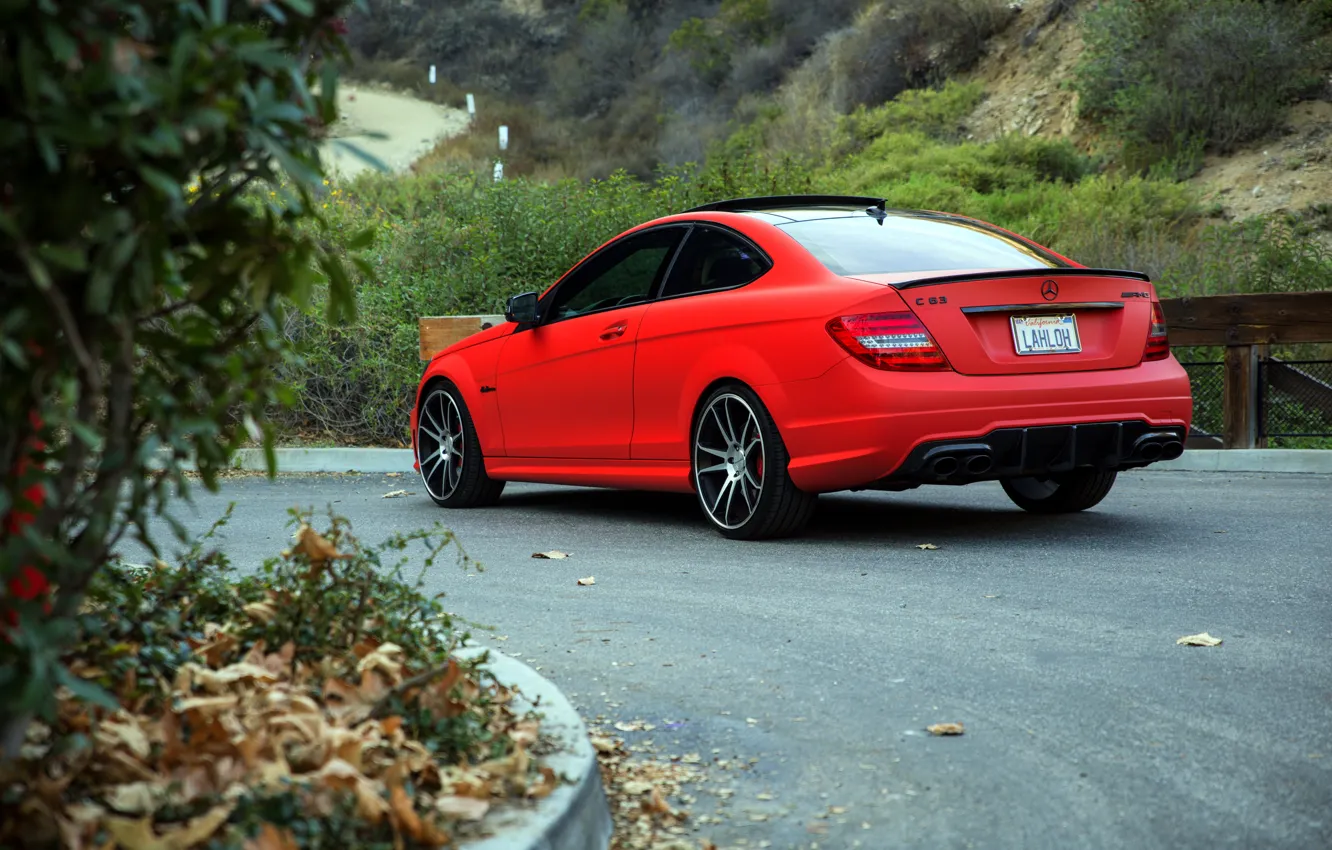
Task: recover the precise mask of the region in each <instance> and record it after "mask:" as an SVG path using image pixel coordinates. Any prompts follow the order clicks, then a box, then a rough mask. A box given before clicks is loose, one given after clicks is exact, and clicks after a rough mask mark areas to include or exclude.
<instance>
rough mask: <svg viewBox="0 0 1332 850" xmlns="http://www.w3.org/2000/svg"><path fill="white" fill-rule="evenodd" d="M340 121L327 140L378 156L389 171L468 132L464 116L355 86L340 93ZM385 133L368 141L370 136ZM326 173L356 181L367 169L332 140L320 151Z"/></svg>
mask: <svg viewBox="0 0 1332 850" xmlns="http://www.w3.org/2000/svg"><path fill="white" fill-rule="evenodd" d="M338 109H339V112H340V114H341V118H340V119H339V120H338V123H337V124H335V125H334V126H333V132H332V133H331V134H330V138H331V139H340V140H343V141H346V142H350V143H352V144H354V145H356V146H357V147H359V148H360V149H362V150H364V151H365V152H366V153H369V154H370V155H372V156H374V157H377V158H378V159H379V160H380V161H381V162H383V163H384V164H385V165H386V166H388V167H389V169H390V170H393V171H405V170H406V169H407V168H408V167H410V166H411V164H412V163H413V162H415V161H416V160H417V159H418V158H419V157H421V156H423V155H425V154H426V153H429V152H430V150H431V149H432V148H434V146H435V145H436V144H437V143H438V142H439V141H440V140H441V139H446V138H448V137H449V136H455V135H457V134H458V133H461V132H462V131H463V130H465V129H466V128H467V113H466V112H465V111H463V110H460V109H451V108H449V107H447V106H440V105H439V104H435V103H428V102H426V101H423V100H418V99H416V98H414V97H410V96H408V95H403V94H396V93H393V92H387V91H380V90H376V89H371V88H362V87H358V86H343V87H341V88H340V89H339V90H338ZM372 133H376V134H383V138H371V137H370V134H372ZM321 150H322V153H323V156H324V161H325V162H326V163H327V164H328V166H329V169H330V171H332V172H336V173H338V174H340V175H341V176H343V177H348V178H350V177H354V176H356V175H357V174H359V173H361V172H362V171H364V170H366V169H368V168H370V167H371V166H369V165H368V164H367V163H365V162H364V161H362V160H361V159H359V158H357V157H356V156H355V155H354V154H352V153H350V152H349V151H347V150H345V149H344V148H342V147H341V146H338V145H336V144H334V143H333V142H332V141H329V142H325V143H324V145H323V146H322V148H321Z"/></svg>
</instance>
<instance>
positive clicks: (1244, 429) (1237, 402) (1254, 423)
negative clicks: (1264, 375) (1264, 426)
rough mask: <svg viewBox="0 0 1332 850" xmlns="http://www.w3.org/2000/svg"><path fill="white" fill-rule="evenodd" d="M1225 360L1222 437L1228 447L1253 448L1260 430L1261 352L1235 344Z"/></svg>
mask: <svg viewBox="0 0 1332 850" xmlns="http://www.w3.org/2000/svg"><path fill="white" fill-rule="evenodd" d="M1225 362H1226V371H1225V383H1224V385H1223V387H1222V392H1221V398H1222V408H1223V410H1224V417H1225V424H1224V426H1223V431H1222V435H1221V439H1222V441H1223V442H1224V444H1225V447H1226V448H1228V449H1251V448H1253V447H1254V446H1255V445H1256V442H1257V433H1258V352H1257V350H1256V348H1255V347H1254V346H1252V345H1232V346H1229V347H1228V348H1226V361H1225Z"/></svg>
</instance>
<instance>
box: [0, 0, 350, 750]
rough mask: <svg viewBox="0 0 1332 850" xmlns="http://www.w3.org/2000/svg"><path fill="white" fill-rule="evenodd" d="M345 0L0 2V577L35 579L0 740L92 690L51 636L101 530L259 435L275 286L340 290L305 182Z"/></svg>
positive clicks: (342, 304)
mask: <svg viewBox="0 0 1332 850" xmlns="http://www.w3.org/2000/svg"><path fill="white" fill-rule="evenodd" d="M344 5H346V4H345V3H344V2H342V0H329V1H328V2H320V3H308V2H305V3H293V2H285V3H275V2H251V0H230V2H211V3H207V4H203V3H195V2H178V3H146V2H135V0H98V2H85V3H77V4H69V3H66V4H57V3H52V2H46V0H16V2H7V3H4V4H3V5H0V28H2V31H3V33H4V35H3V38H0V43H2V44H3V49H0V158H3V161H4V163H5V171H6V173H5V178H4V180H5V183H4V199H3V203H2V204H0V304H3V305H4V307H3V313H2V314H0V406H2V409H0V421H3V422H4V429H3V431H0V584H3V585H4V586H5V587H6V588H10V587H12V585H11V584H10V582H11V580H12V579H15V578H16V577H18V576H19V575H24V574H28V572H29V571H36V572H38V573H39V574H41V575H42V576H43V577H44V580H45V581H46V582H47V583H49V585H51V587H52V590H51V593H50V596H49V597H48V598H47V599H45V600H43V599H40V598H39V599H32V600H28V601H26V602H23V601H16V600H15V599H13V598H4V599H3V600H2V603H3V604H2V605H0V607H2V608H3V609H5V610H4V611H3V616H5V617H6V619H8V617H9V616H11V615H12V616H14V617H15V618H16V620H17V624H18V628H17V629H15V630H13V632H12V633H9V634H6V636H5V638H4V639H0V726H3V727H4V728H3V730H2V731H3V734H2V735H0V740H2V741H3V744H4V746H5V749H6V751H7V752H6V753H4V754H3V755H0V759H3V757H4V756H6V755H10V753H9V752H8V751H9V750H11V749H12V748H13V747H14V746H16V745H17V743H18V740H16V738H15V736H14V734H13V733H15V731H18V732H19V733H21V731H22V729H23V727H24V725H26V722H27V721H28V720H29V719H30V718H31V717H33V716H39V717H44V718H47V719H49V718H50V717H51V715H52V712H53V711H54V708H55V697H56V692H57V690H58V686H60V685H64V686H66V687H69V688H71V689H75V690H76V692H77V693H78V694H79V695H80V696H86V697H89V698H96V699H100V700H101V701H102V702H105V701H106V695H105V694H104V693H101V692H99V691H98V689H96V688H95V687H93V686H91V685H89V684H88V683H86V682H84V681H82V680H81V679H79V678H78V677H76V676H74V675H73V674H71V673H70V672H69V671H68V670H67V669H66V668H65V667H64V666H62V665H61V664H60V663H59V656H60V653H61V651H62V650H63V649H64V648H65V647H67V646H68V642H69V641H70V639H71V637H72V622H73V618H74V617H75V616H76V615H77V613H78V611H79V609H80V607H81V606H82V604H83V601H84V594H85V591H86V590H87V588H88V586H89V584H90V583H91V582H92V581H93V579H94V577H95V576H96V575H97V574H98V572H99V571H100V570H101V569H102V567H103V566H104V565H105V563H106V562H107V559H108V557H109V553H110V552H111V551H112V549H113V548H114V547H115V546H116V545H117V544H118V543H119V542H120V541H122V540H124V539H126V538H127V537H137V538H139V539H141V540H143V541H144V542H145V543H148V544H149V545H152V541H153V539H154V535H153V533H152V522H151V520H152V519H153V518H154V517H155V516H157V515H160V514H162V513H163V512H165V511H166V509H167V507H168V503H169V501H170V500H171V499H172V498H173V497H174V496H176V495H178V494H180V493H183V492H188V489H189V482H188V480H187V478H186V468H187V466H188V465H193V466H194V468H195V469H196V470H197V471H198V472H199V473H200V474H201V476H202V478H203V481H204V483H205V485H206V486H209V487H213V486H215V485H216V476H217V473H218V472H219V471H220V470H222V469H225V468H227V466H228V465H229V462H230V457H231V455H232V453H233V452H234V450H235V449H236V448H237V447H239V446H240V445H242V444H243V443H244V442H245V441H246V440H247V439H249V438H251V437H253V438H257V439H263V440H264V442H265V444H266V445H267V446H269V447H271V445H272V443H271V436H272V434H271V427H267V426H266V425H265V413H266V411H267V410H269V409H270V408H271V407H272V406H273V405H275V404H277V403H280V402H281V401H283V400H285V399H287V398H288V394H287V391H286V388H285V387H284V386H283V385H282V384H281V383H279V382H278V381H277V380H276V379H275V370H276V369H277V368H278V366H279V365H281V364H282V363H284V362H285V361H286V360H287V359H288V358H289V357H290V356H291V351H290V348H289V346H288V345H286V343H285V341H284V339H283V337H282V335H281V326H282V321H283V317H284V315H285V313H286V311H287V309H289V307H290V306H292V305H299V304H302V303H307V301H308V298H309V295H310V292H311V290H312V289H313V288H314V287H315V286H316V285H318V286H321V288H322V291H323V297H322V298H321V301H322V304H323V307H324V308H325V313H324V320H325V321H327V322H335V321H338V320H341V319H343V318H345V317H347V316H348V315H350V314H351V312H352V309H353V300H352V292H351V283H350V280H349V276H348V273H347V269H346V266H345V265H344V263H343V262H342V259H341V258H340V257H339V256H338V255H337V254H334V253H332V252H330V251H329V250H328V249H327V247H326V243H325V242H324V241H322V240H321V238H320V235H321V234H320V233H319V232H318V231H319V210H320V209H321V207H320V205H319V202H318V201H317V196H318V194H319V193H320V192H321V191H322V188H323V187H322V186H321V185H320V171H319V167H320V166H319V148H318V144H319V141H320V136H321V132H322V128H323V127H324V126H326V125H327V124H328V123H329V122H331V121H332V120H334V119H335V118H336V115H337V101H336V97H337V89H336V83H337V74H336V68H335V67H332V66H330V65H328V63H326V62H324V61H323V60H321V59H319V58H317V57H338V56H339V55H340V54H341V52H342V45H341V41H340V39H339V37H338V36H337V32H336V26H335V18H336V16H337V15H338V14H339V10H340V9H341V8H342V7H343V6H344ZM187 187H188V188H187ZM306 223H309V224H310V225H311V226H310V227H309V229H302V228H301V227H300V225H302V224H306ZM358 244H359V241H358V239H357V238H356V237H353V236H350V235H348V238H346V240H345V242H344V251H345V252H352V251H354V250H355V248H356V246H357V245H358ZM271 457H272V455H271V454H270V460H271ZM34 486H36V487H37V488H38V492H39V493H41V497H40V499H39V504H36V505H33V504H32V503H31V500H32V497H31V495H30V493H31V488H33V487H34ZM11 513H12V514H20V513H30V514H32V515H33V518H32V521H31V522H27V523H11V522H10V520H11V519H12V518H13V516H12V515H11ZM16 526H17V527H16ZM43 602H47V603H49V609H48V608H46V607H45V606H44V605H43ZM19 738H20V739H21V734H20V736H19Z"/></svg>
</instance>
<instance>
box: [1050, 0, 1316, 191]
mask: <svg viewBox="0 0 1332 850" xmlns="http://www.w3.org/2000/svg"><path fill="white" fill-rule="evenodd" d="M1310 20H1311V18H1310V15H1309V8H1308V6H1307V4H1302V3H1294V4H1290V3H1284V4H1283V3H1262V2H1257V0H1159V2H1151V3H1143V2H1137V0H1106V2H1103V3H1101V4H1099V5H1097V6H1095V7H1093V8H1092V9H1091V10H1090V11H1089V12H1088V13H1087V14H1086V17H1085V18H1084V21H1083V38H1084V41H1085V43H1086V49H1085V51H1084V53H1083V55H1082V59H1081V62H1080V64H1079V65H1078V67H1077V69H1076V72H1075V73H1076V76H1075V81H1076V87H1077V90H1078V94H1079V98H1080V99H1079V108H1080V110H1081V112H1082V113H1083V115H1085V116H1087V117H1089V118H1092V119H1094V120H1098V121H1101V122H1103V123H1104V124H1105V126H1106V127H1107V128H1109V129H1110V131H1111V132H1112V133H1113V134H1114V135H1115V136H1116V137H1117V138H1118V139H1119V141H1120V143H1121V145H1122V148H1123V158H1124V161H1125V163H1126V164H1127V165H1129V166H1130V167H1132V168H1148V167H1150V166H1152V165H1153V164H1156V163H1160V162H1167V163H1169V169H1168V170H1170V171H1173V172H1176V173H1179V174H1180V175H1181V176H1187V175H1189V174H1191V173H1192V172H1193V171H1195V170H1196V169H1197V167H1198V166H1199V165H1200V163H1201V157H1200V153H1201V146H1203V145H1206V146H1208V147H1212V148H1216V149H1219V150H1229V149H1231V148H1233V147H1234V146H1235V145H1236V144H1238V143H1240V142H1244V141H1248V140H1250V139H1254V138H1257V137H1259V136H1261V135H1263V134H1264V133H1267V132H1270V131H1271V130H1273V129H1275V128H1276V127H1277V126H1278V125H1279V123H1280V122H1281V120H1282V118H1283V117H1284V115H1285V112H1286V107H1287V106H1288V105H1289V104H1290V103H1291V101H1292V100H1294V99H1295V98H1296V97H1297V96H1298V95H1299V94H1301V93H1302V92H1306V91H1308V90H1310V87H1311V86H1314V85H1317V82H1318V80H1317V74H1316V73H1315V71H1316V68H1317V59H1318V57H1317V56H1316V54H1315V52H1314V50H1313V45H1314V43H1315V38H1316V30H1315V29H1314V27H1313V26H1312V25H1311V23H1310Z"/></svg>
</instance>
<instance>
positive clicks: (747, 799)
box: [186, 472, 1332, 850]
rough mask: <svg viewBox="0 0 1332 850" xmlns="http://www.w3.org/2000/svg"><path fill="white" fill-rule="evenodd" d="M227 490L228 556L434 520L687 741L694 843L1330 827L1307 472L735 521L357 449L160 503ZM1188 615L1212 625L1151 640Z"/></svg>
mask: <svg viewBox="0 0 1332 850" xmlns="http://www.w3.org/2000/svg"><path fill="white" fill-rule="evenodd" d="M402 488H405V489H407V490H409V491H412V492H413V493H414V495H412V496H409V497H402V498H393V499H384V498H382V496H383V494H384V493H386V492H389V491H391V490H396V489H402ZM229 500H234V501H235V502H237V510H236V515H235V519H234V520H233V522H232V524H231V525H230V526H229V527H228V529H227V530H226V532H225V548H226V550H227V551H228V552H229V553H230V555H231V557H232V559H233V561H234V562H235V563H236V564H237V565H240V566H248V565H254V564H257V563H259V562H260V561H261V560H262V559H263V558H264V557H267V556H270V555H272V554H275V553H276V552H277V551H278V550H279V549H281V548H282V547H283V546H284V545H285V543H286V540H287V535H288V533H289V532H287V531H284V529H283V527H282V518H283V512H284V511H285V509H286V508H287V507H290V506H293V505H304V506H313V507H315V508H318V509H323V508H324V507H325V506H327V505H330V504H331V505H332V507H334V508H335V509H336V510H338V511H339V512H340V513H342V514H344V515H346V516H348V517H350V518H351V519H352V520H353V521H354V523H355V530H356V532H357V534H358V535H359V536H360V537H362V538H363V539H365V540H377V539H380V538H382V537H383V536H384V535H386V534H387V533H389V532H390V531H394V530H410V529H414V528H418V527H424V526H428V525H430V524H432V523H434V522H436V521H437V520H446V521H447V522H448V523H449V524H450V525H451V527H452V528H454V529H455V530H456V531H457V532H458V534H459V535H460V537H461V539H462V541H463V543H464V544H465V546H466V547H467V549H468V551H469V553H470V554H471V555H472V556H473V557H475V558H477V559H479V560H480V561H481V562H482V563H483V564H484V565H485V568H486V569H485V571H484V572H483V573H481V574H470V575H464V573H463V572H462V571H460V570H458V569H456V568H453V567H452V566H448V565H441V566H439V567H437V568H436V569H435V571H434V572H433V573H432V574H431V575H430V576H429V581H430V584H431V588H432V589H436V590H445V591H448V593H449V600H448V605H449V607H450V609H451V610H452V611H454V612H457V613H459V614H461V615H463V616H465V617H467V618H470V619H471V620H474V621H477V622H480V623H483V624H493V625H494V626H495V627H496V631H495V632H494V633H493V634H492V635H490V636H488V637H487V638H485V640H486V641H488V642H491V643H492V645H494V646H495V647H497V648H501V649H502V650H503V651H505V652H508V653H510V654H513V655H516V656H518V657H520V658H523V659H524V660H526V661H528V663H530V664H532V665H533V666H536V667H538V669H540V670H541V672H542V673H543V674H544V675H546V676H548V677H550V678H551V679H553V680H554V681H555V682H556V683H557V684H559V685H560V686H561V687H562V688H563V689H564V690H565V691H566V693H568V694H569V696H570V697H571V699H572V700H573V701H574V703H575V704H576V705H578V706H579V707H580V710H582V711H583V712H584V714H585V716H587V717H588V718H589V720H593V721H595V720H596V719H597V716H598V715H602V716H603V722H605V723H613V722H615V721H620V722H626V723H632V721H635V720H642V721H645V722H647V723H651V724H653V725H654V726H655V727H656V728H655V729H654V730H653V731H651V732H628V733H624V734H623V737H624V738H625V739H627V740H628V741H630V742H632V743H635V744H641V743H643V742H644V741H646V740H651V741H652V742H653V743H654V745H655V747H656V748H657V749H658V750H659V751H660V752H661V753H663V754H664V755H681V756H682V755H685V754H691V753H699V754H700V755H701V758H702V760H703V761H704V763H705V764H707V765H709V767H708V770H707V772H706V781H705V782H703V783H701V784H700V785H698V786H697V787H696V788H694V789H692V790H691V792H690V793H691V794H692V795H693V796H694V797H695V798H696V799H695V800H694V802H693V803H692V805H689V806H688V808H690V809H691V810H692V812H693V815H694V818H695V824H696V825H698V827H699V829H698V832H697V833H696V835H697V836H698V837H700V838H701V837H709V838H711V839H712V840H714V841H716V842H717V843H718V844H719V845H720V846H723V847H751V848H752V847H760V846H771V847H773V848H793V847H814V846H815V845H817V846H818V847H820V848H830V847H837V848H841V847H857V846H859V847H865V848H886V847H920V848H941V847H957V848H969V847H995V848H1010V847H1011V848H1060V850H1063V848H1075V847H1077V848H1082V847H1087V848H1163V850H1165V848H1169V850H1182V848H1209V850H1210V848H1219V847H1237V848H1259V847H1261V848H1327V847H1329V846H1332V477H1329V476H1313V475H1307V476H1300V475H1288V476H1276V475H1273V476H1259V475H1248V476H1241V475H1236V476H1223V475H1196V474H1188V473H1171V472H1143V473H1134V474H1127V475H1124V476H1121V479H1120V483H1119V484H1118V486H1117V487H1116V489H1115V490H1114V492H1113V493H1112V494H1111V495H1110V497H1109V498H1108V499H1107V500H1106V502H1104V503H1103V504H1102V505H1101V506H1100V507H1099V508H1097V509H1095V510H1093V511H1091V512H1088V513H1086V514H1082V515H1078V516H1072V517H1064V518H1041V517H1034V516H1028V515H1025V514H1022V513H1019V512H1017V511H1016V510H1015V509H1014V508H1013V507H1012V506H1011V505H1010V503H1009V502H1008V500H1007V499H1006V498H1005V497H1004V495H1003V493H1002V492H1001V491H1000V489H999V488H998V486H996V485H991V484H983V485H973V486H971V487H966V488H959V489H945V488H934V489H929V488H927V489H922V490H919V491H916V492H914V493H904V494H861V495H850V494H847V495H840V496H833V497H824V498H823V499H822V500H821V507H820V513H819V515H818V516H817V518H816V520H815V522H814V524H813V526H812V528H811V529H810V532H809V533H808V535H806V536H805V537H803V538H801V539H798V540H791V541H785V542H773V543H761V544H754V543H736V542H730V541H726V540H724V539H722V538H721V537H719V536H718V535H716V534H715V533H713V532H712V531H711V530H710V529H708V528H707V527H706V526H705V525H704V522H703V520H702V518H701V517H700V516H699V514H698V511H697V508H696V506H695V505H694V503H693V502H692V500H691V499H690V498H687V497H679V496H660V495H652V494H623V493H611V492H604V491H595V490H575V489H562V488H555V487H537V486H513V487H511V488H510V491H509V492H508V493H507V494H506V497H505V499H504V500H503V502H502V504H501V506H500V507H498V508H495V509H487V510H478V511H471V512H443V511H441V510H439V509H437V508H435V507H434V505H433V504H432V503H431V502H430V501H429V500H428V499H427V498H426V496H425V495H424V492H423V490H422V488H421V486H420V483H419V482H418V481H414V480H411V479H409V478H406V477H400V478H390V477H385V476H381V475H373V476H313V477H286V478H281V479H279V480H278V481H276V482H275V483H269V482H267V481H266V480H263V479H256V478H238V479H233V480H230V481H228V482H227V483H226V484H225V486H224V489H223V491H222V492H221V493H220V494H218V495H208V496H202V497H200V499H199V501H198V510H197V512H195V513H192V514H191V513H189V512H186V518H187V519H188V521H189V523H190V524H191V526H192V527H195V528H202V527H203V526H204V525H205V524H206V523H207V521H209V520H211V519H212V518H214V517H216V516H217V515H219V514H220V513H221V511H222V510H223V508H224V506H225V503H226V502H227V501H229ZM924 543H932V544H934V545H936V546H938V547H939V548H938V549H937V550H922V549H919V548H917V545H918V544H924ZM548 549H559V550H563V551H566V552H571V553H572V557H570V558H569V559H567V560H534V559H532V557H531V555H532V553H534V552H537V551H542V550H548ZM585 576H595V578H596V584H595V585H594V586H591V587H580V586H578V585H577V584H576V580H577V579H578V578H581V577H585ZM1203 631H1207V632H1209V633H1211V634H1212V635H1214V636H1217V637H1220V638H1222V639H1223V640H1224V643H1223V644H1222V645H1221V646H1219V647H1214V648H1189V647H1183V646H1177V645H1176V643H1175V641H1176V639H1177V638H1179V637H1180V636H1183V635H1190V634H1194V633H1198V632H1203ZM937 722H960V723H963V724H964V725H965V727H966V734H965V735H963V736H961V737H953V738H936V737H931V736H929V735H928V734H926V733H925V732H924V728H925V727H926V726H927V725H929V724H933V723H937ZM668 724H669V725H668ZM751 759H752V760H754V761H753V763H752V765H751V764H750V760H751ZM722 761H724V762H725V765H724V766H723V765H722V764H721V762H722ZM741 765H743V766H745V769H737V768H738V767H739V766H741ZM727 792H730V793H729V794H728V793H727ZM714 816H716V817H717V820H718V821H719V822H716V823H714V822H712V818H713V817H714ZM700 817H702V818H704V819H705V820H704V822H703V823H698V819H699V818H700ZM763 841H768V842H771V843H770V844H769V845H763V844H761V842H763Z"/></svg>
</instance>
